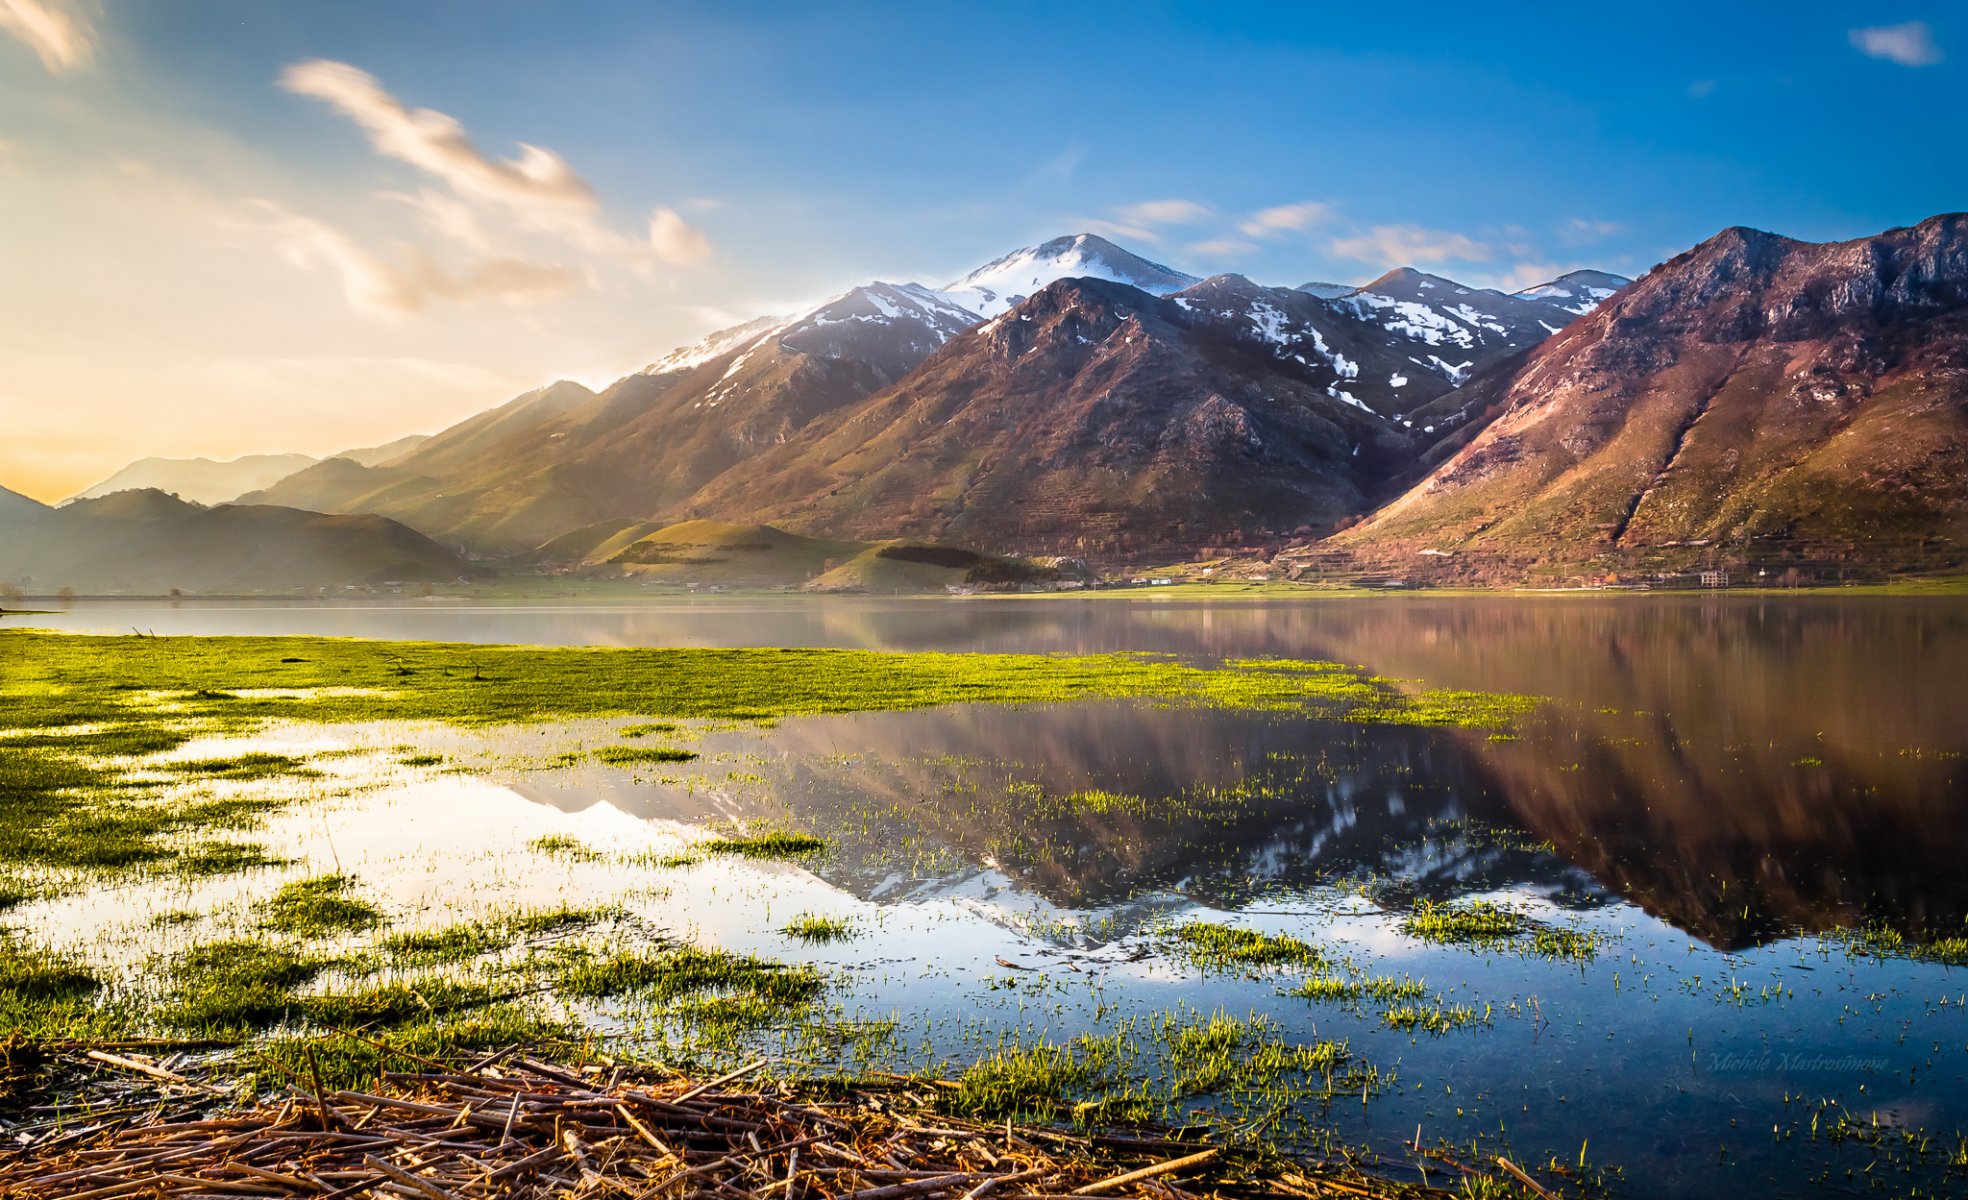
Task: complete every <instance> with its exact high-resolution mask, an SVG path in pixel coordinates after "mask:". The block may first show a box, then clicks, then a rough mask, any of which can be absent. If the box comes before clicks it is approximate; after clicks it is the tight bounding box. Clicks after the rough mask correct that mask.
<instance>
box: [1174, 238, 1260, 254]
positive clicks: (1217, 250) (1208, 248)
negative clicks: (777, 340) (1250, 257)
mask: <svg viewBox="0 0 1968 1200" xmlns="http://www.w3.org/2000/svg"><path fill="white" fill-rule="evenodd" d="M1255 249H1257V244H1256V243H1255V242H1246V241H1242V240H1239V239H1237V238H1211V239H1209V240H1208V241H1205V242H1195V243H1192V244H1191V245H1190V247H1189V252H1190V253H1191V254H1207V255H1211V256H1214V257H1218V258H1236V257H1238V256H1239V255H1244V254H1249V253H1250V252H1251V251H1253V250H1255Z"/></svg>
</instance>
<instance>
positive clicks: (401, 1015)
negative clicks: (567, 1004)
mask: <svg viewBox="0 0 1968 1200" xmlns="http://www.w3.org/2000/svg"><path fill="white" fill-rule="evenodd" d="M512 998H513V992H512V990H511V989H506V990H504V991H501V990H499V989H495V988H493V987H492V986H490V985H489V984H484V983H476V982H468V981H462V980H455V979H444V978H437V977H433V978H426V979H417V980H404V979H397V980H391V981H390V982H388V983H379V984H372V985H370V986H368V987H363V988H359V989H356V990H353V991H344V992H329V993H326V994H323V995H316V996H304V997H302V998H301V999H300V1000H299V1001H298V1003H297V1005H296V1007H297V1008H298V1009H299V1011H300V1012H301V1013H302V1014H304V1015H305V1016H306V1017H307V1018H308V1019H309V1020H310V1021H313V1022H314V1023H316V1024H317V1025H327V1026H331V1027H339V1028H350V1027H361V1028H367V1027H372V1026H397V1025H406V1024H412V1023H416V1022H421V1021H442V1020H446V1019H448V1018H450V1017H451V1016H453V1015H454V1014H457V1013H460V1012H463V1011H465V1010H467V1009H474V1008H485V1007H487V1006H488V1005H491V1004H494V1003H496V1002H499V1001H503V1000H510V999H512Z"/></svg>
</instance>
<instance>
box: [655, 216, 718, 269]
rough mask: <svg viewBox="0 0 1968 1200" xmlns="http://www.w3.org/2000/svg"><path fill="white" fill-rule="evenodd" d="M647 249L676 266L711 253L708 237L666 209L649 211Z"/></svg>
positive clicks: (695, 260) (701, 259)
mask: <svg viewBox="0 0 1968 1200" xmlns="http://www.w3.org/2000/svg"><path fill="white" fill-rule="evenodd" d="M649 249H650V251H651V252H652V253H654V254H655V255H656V257H657V258H660V259H662V260H663V261H664V262H666V263H676V264H679V265H681V264H686V263H694V262H702V261H704V260H705V259H707V258H709V257H710V256H711V243H710V239H709V238H706V237H705V236H704V235H703V233H702V232H701V231H700V230H698V229H697V228H696V227H695V226H694V225H691V224H690V223H689V222H687V221H685V220H684V219H683V218H682V217H680V216H678V215H677V214H676V210H674V209H668V208H659V209H657V210H656V211H655V212H652V213H650V214H649Z"/></svg>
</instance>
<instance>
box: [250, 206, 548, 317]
mask: <svg viewBox="0 0 1968 1200" xmlns="http://www.w3.org/2000/svg"><path fill="white" fill-rule="evenodd" d="M256 207H258V208H259V209H260V210H261V211H263V212H264V213H265V214H266V215H267V216H268V217H269V218H270V224H271V228H272V230H273V232H274V235H275V237H276V238H277V240H278V244H279V246H280V250H281V252H282V253H283V254H284V255H285V256H286V257H287V260H288V261H289V262H291V263H293V264H294V265H295V266H298V267H305V268H310V269H312V268H320V267H325V268H327V269H329V270H331V271H333V272H335V273H336V274H337V275H339V276H340V277H341V282H342V295H343V297H344V298H345V299H346V300H347V301H348V305H349V307H350V308H351V309H354V310H355V311H356V312H358V313H361V314H363V315H364V316H371V317H397V316H405V315H408V314H411V313H417V312H422V311H423V310H424V309H425V308H426V307H427V306H428V305H429V304H430V302H431V301H433V300H450V301H453V302H456V303H461V304H469V303H472V302H474V301H478V300H496V301H501V302H504V303H508V304H525V303H530V302H533V301H537V300H548V299H555V298H558V297H560V296H565V295H567V294H568V293H570V292H572V291H574V290H575V288H576V287H577V286H578V285H579V283H580V274H579V273H578V272H576V271H574V270H572V269H570V268H567V267H563V266H558V265H555V264H551V263H532V262H525V261H523V260H520V259H515V258H484V259H480V260H478V261H476V262H473V263H471V264H469V265H468V266H466V267H465V268H464V269H463V270H462V271H452V270H449V269H447V268H445V267H444V266H442V265H441V264H439V263H438V262H437V261H436V260H434V259H433V258H431V256H430V255H428V254H426V253H424V252H423V251H421V250H415V249H412V250H410V251H408V252H407V255H406V259H407V261H406V262H402V263H397V262H392V261H390V260H388V259H385V258H383V257H382V256H381V255H378V254H375V253H372V252H371V251H369V250H366V249H364V248H363V247H362V246H360V245H358V244H357V243H356V241H355V239H353V238H351V237H349V236H348V235H347V234H345V233H343V232H342V231H341V230H339V229H336V228H335V227H333V226H332V225H327V224H325V223H323V222H321V221H317V220H314V219H313V218H311V217H303V216H299V215H297V214H294V213H290V212H288V211H286V210H285V209H283V208H281V207H279V206H278V205H276V204H272V203H270V202H265V201H261V202H259V203H258V204H257V205H256Z"/></svg>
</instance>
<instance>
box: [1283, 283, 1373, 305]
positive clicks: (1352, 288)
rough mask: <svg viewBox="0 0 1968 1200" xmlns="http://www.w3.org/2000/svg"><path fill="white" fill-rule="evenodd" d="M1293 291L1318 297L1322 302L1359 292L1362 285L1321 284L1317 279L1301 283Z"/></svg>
mask: <svg viewBox="0 0 1968 1200" xmlns="http://www.w3.org/2000/svg"><path fill="white" fill-rule="evenodd" d="M1292 290H1293V291H1295V292H1304V293H1305V294H1306V295H1308V296H1317V297H1318V298H1319V299H1321V300H1337V299H1339V298H1340V297H1341V296H1344V295H1346V294H1347V293H1348V292H1357V291H1359V290H1360V285H1359V284H1356V283H1321V282H1319V281H1318V280H1316V279H1315V280H1313V281H1312V282H1310V283H1301V284H1299V285H1298V286H1297V287H1295V288H1293V289H1292Z"/></svg>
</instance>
